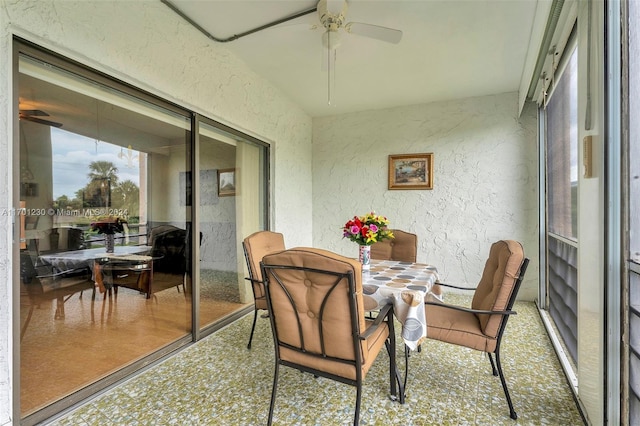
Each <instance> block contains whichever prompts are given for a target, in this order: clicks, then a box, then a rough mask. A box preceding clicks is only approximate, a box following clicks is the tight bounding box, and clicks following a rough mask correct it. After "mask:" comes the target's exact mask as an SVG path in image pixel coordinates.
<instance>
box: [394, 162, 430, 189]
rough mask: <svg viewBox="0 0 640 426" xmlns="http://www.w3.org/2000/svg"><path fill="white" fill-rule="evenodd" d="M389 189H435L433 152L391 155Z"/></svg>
mask: <svg viewBox="0 0 640 426" xmlns="http://www.w3.org/2000/svg"><path fill="white" fill-rule="evenodd" d="M389 189H433V153H428V154H399V155H390V156H389Z"/></svg>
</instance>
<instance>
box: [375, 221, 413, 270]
mask: <svg viewBox="0 0 640 426" xmlns="http://www.w3.org/2000/svg"><path fill="white" fill-rule="evenodd" d="M392 232H393V235H394V236H395V238H393V239H390V240H383V241H380V242H377V243H375V244H373V245H372V246H371V258H372V259H378V260H399V261H402V262H413V263H415V262H416V254H417V252H418V237H417V236H416V235H415V234H410V233H409V232H404V231H401V230H399V229H394V230H392Z"/></svg>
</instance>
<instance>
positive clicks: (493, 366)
mask: <svg viewBox="0 0 640 426" xmlns="http://www.w3.org/2000/svg"><path fill="white" fill-rule="evenodd" d="M528 265H529V259H527V258H525V259H524V260H523V262H522V265H520V271H519V272H518V278H517V279H516V282H515V283H514V285H513V290H512V291H511V296H510V297H509V300H508V301H507V306H506V309H505V310H504V311H488V310H480V309H470V308H465V307H463V306H455V305H446V304H443V303H438V302H425V305H435V306H441V307H444V308H448V309H454V310H457V311H462V312H470V313H473V314H488V315H502V322H501V323H500V327H499V329H498V335H497V342H496V349H495V350H494V351H493V354H494V355H495V357H496V359H495V363H494V360H493V357H492V356H491V352H486V354H487V356H488V357H489V362H490V363H491V370H492V373H493V375H494V376H500V383H502V390H504V396H505V397H506V398H507V404H509V417H511V418H512V419H513V420H516V419H517V418H518V414H517V413H516V411H515V410H514V408H513V403H512V402H511V396H510V394H509V389H508V388H507V381H506V380H505V378H504V373H503V371H502V364H501V362H500V344H501V343H502V335H503V334H504V330H505V328H506V327H507V321H508V320H509V316H511V315H516V314H517V312H515V311H514V310H512V308H513V304H514V303H515V301H516V296H517V295H518V291H519V290H520V285H521V284H522V279H523V278H524V273H525V272H526V270H527V266H528ZM438 285H441V286H443V287H449V288H454V289H457V290H468V291H475V290H476V289H475V288H468V287H459V286H456V285H452V284H444V283H438ZM496 366H497V368H496Z"/></svg>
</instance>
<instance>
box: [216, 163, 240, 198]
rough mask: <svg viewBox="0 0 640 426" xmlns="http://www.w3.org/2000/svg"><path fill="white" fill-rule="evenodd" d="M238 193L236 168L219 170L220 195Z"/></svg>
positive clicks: (225, 195)
mask: <svg viewBox="0 0 640 426" xmlns="http://www.w3.org/2000/svg"><path fill="white" fill-rule="evenodd" d="M234 195H236V169H219V170H218V197H232V196H234Z"/></svg>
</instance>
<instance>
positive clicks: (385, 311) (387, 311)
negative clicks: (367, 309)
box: [360, 304, 393, 340]
mask: <svg viewBox="0 0 640 426" xmlns="http://www.w3.org/2000/svg"><path fill="white" fill-rule="evenodd" d="M392 315H393V305H391V304H389V305H384V307H383V308H382V309H380V313H378V316H377V317H376V319H375V320H374V321H373V324H371V325H370V326H369V327H368V328H367V329H366V330H365V332H364V333H362V334H361V335H360V340H366V339H367V338H369V336H370V335H371V334H373V332H374V331H376V330H377V329H378V327H379V326H380V324H382V323H383V322H384V319H385V318H387V317H389V318H390V320H391V321H393V317H392Z"/></svg>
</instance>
